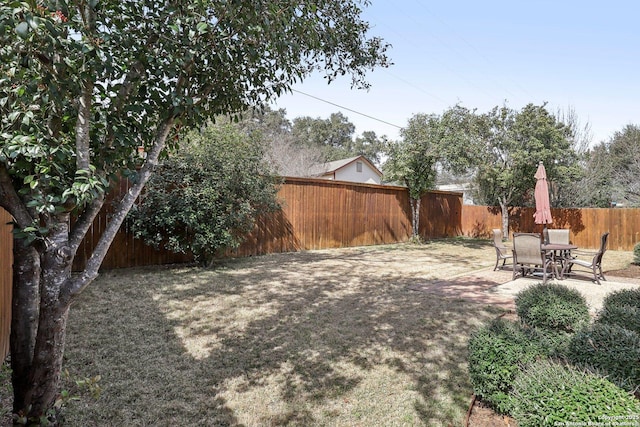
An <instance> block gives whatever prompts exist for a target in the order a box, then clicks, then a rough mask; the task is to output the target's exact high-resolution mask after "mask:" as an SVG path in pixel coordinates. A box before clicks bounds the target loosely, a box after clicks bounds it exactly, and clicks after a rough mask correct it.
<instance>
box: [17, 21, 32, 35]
mask: <svg viewBox="0 0 640 427" xmlns="http://www.w3.org/2000/svg"><path fill="white" fill-rule="evenodd" d="M16 34H18V36H20V38H22V39H26V38H27V37H29V24H27V23H26V22H21V23H19V24H18V25H16Z"/></svg>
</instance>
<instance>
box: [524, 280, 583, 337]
mask: <svg viewBox="0 0 640 427" xmlns="http://www.w3.org/2000/svg"><path fill="white" fill-rule="evenodd" d="M515 302H516V312H517V313H518V316H519V317H520V320H521V321H522V322H523V323H524V324H525V325H527V326H530V327H533V328H542V329H548V330H554V331H563V332H574V331H577V330H578V329H580V327H581V326H583V325H584V324H586V323H588V322H589V307H588V306H587V301H586V299H585V298H584V296H582V294H580V292H578V291H577V290H575V289H571V288H568V287H567V286H564V285H557V284H553V283H547V284H539V285H534V286H530V287H528V288H526V289H524V290H522V291H520V292H518V294H517V295H516V299H515Z"/></svg>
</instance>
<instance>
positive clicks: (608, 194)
mask: <svg viewBox="0 0 640 427" xmlns="http://www.w3.org/2000/svg"><path fill="white" fill-rule="evenodd" d="M581 164H582V174H581V176H580V177H579V179H578V180H576V181H575V182H574V183H573V184H572V185H569V186H568V187H569V188H568V190H569V191H568V193H569V195H570V197H569V198H568V203H566V204H565V206H574V207H592V208H608V207H610V206H611V202H612V201H613V199H612V197H613V195H614V194H615V193H616V190H615V184H614V177H613V172H614V171H613V161H612V159H611V157H610V156H609V149H608V146H607V144H606V143H604V142H601V143H600V144H598V145H596V146H594V147H593V148H591V149H589V150H588V151H587V152H585V153H584V154H583V155H582V160H581ZM571 190H573V191H571Z"/></svg>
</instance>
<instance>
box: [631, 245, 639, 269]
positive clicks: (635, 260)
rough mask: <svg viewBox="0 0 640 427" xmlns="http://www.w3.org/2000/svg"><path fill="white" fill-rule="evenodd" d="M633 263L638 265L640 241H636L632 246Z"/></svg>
mask: <svg viewBox="0 0 640 427" xmlns="http://www.w3.org/2000/svg"><path fill="white" fill-rule="evenodd" d="M632 264H635V265H640V242H638V243H636V245H635V246H634V247H633V263H632Z"/></svg>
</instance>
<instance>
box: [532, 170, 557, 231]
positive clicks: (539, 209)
mask: <svg viewBox="0 0 640 427" xmlns="http://www.w3.org/2000/svg"><path fill="white" fill-rule="evenodd" d="M534 177H535V178H536V189H535V193H534V196H535V199H536V213H534V214H533V218H534V221H535V223H536V224H545V228H546V224H551V223H552V222H553V219H552V218H551V206H550V203H549V187H548V186H547V171H546V170H545V168H544V165H543V164H542V162H540V163H539V164H538V170H537V171H536V174H535V175H534ZM545 234H546V233H545Z"/></svg>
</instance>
